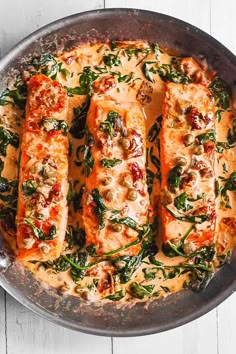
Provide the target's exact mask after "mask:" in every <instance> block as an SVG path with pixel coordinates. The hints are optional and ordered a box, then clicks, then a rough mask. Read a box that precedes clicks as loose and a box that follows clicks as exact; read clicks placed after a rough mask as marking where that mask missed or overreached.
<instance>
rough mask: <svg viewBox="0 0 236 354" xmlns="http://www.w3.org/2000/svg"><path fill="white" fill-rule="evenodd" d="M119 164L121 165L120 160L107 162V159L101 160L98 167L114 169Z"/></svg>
mask: <svg viewBox="0 0 236 354" xmlns="http://www.w3.org/2000/svg"><path fill="white" fill-rule="evenodd" d="M121 163H122V160H119V159H114V160H109V159H106V158H103V159H101V161H100V165H101V166H102V167H105V168H112V167H115V166H116V165H120V164H121Z"/></svg>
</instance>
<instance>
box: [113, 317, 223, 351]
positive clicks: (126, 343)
mask: <svg viewBox="0 0 236 354" xmlns="http://www.w3.org/2000/svg"><path fill="white" fill-rule="evenodd" d="M216 338H217V326H216V311H215V310H214V311H211V312H210V313H209V314H207V315H205V316H203V317H201V318H200V319H198V320H196V321H193V322H191V323H189V324H187V325H184V326H182V327H179V328H176V329H174V330H171V331H168V332H164V333H160V334H155V335H151V336H147V337H139V338H124V339H120V338H114V339H113V353H114V354H124V353H135V354H143V353H148V354H156V353H157V352H158V348H159V349H161V350H160V351H161V352H162V351H164V352H165V354H172V353H175V354H202V353H207V354H216V353H217V340H216ZM225 353H227V352H225ZM227 354H228V353H227Z"/></svg>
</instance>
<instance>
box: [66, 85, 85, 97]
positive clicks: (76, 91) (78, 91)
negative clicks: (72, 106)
mask: <svg viewBox="0 0 236 354" xmlns="http://www.w3.org/2000/svg"><path fill="white" fill-rule="evenodd" d="M64 88H65V89H66V91H67V92H68V96H69V97H73V96H74V95H84V94H85V93H84V90H83V89H82V88H81V87H78V86H76V87H67V86H64Z"/></svg>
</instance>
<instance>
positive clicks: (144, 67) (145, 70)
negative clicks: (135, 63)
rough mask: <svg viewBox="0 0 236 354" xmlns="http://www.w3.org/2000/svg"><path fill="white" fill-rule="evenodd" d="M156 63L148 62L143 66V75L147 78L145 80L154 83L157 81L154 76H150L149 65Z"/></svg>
mask: <svg viewBox="0 0 236 354" xmlns="http://www.w3.org/2000/svg"><path fill="white" fill-rule="evenodd" d="M155 63H156V61H146V62H145V63H144V64H143V66H142V72H143V75H144V76H145V78H146V79H147V80H148V81H150V82H152V83H154V82H155V80H154V79H153V77H152V75H151V74H150V69H149V65H150V64H155ZM155 73H156V71H154V74H155Z"/></svg>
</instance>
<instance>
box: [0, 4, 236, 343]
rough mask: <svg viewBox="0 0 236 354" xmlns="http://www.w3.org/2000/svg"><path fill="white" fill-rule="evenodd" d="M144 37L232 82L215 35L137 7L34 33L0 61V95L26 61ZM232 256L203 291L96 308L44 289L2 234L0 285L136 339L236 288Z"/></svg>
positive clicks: (230, 59) (52, 314)
mask: <svg viewBox="0 0 236 354" xmlns="http://www.w3.org/2000/svg"><path fill="white" fill-rule="evenodd" d="M117 39H120V40H122V39H125V40H148V41H150V42H157V43H158V44H159V45H160V46H161V47H164V48H168V49H170V50H173V51H174V52H178V53H180V54H181V55H184V56H188V55H191V56H193V57H196V58H198V57H199V56H203V57H205V58H206V60H207V62H208V63H209V65H211V66H212V67H213V68H214V69H215V70H217V72H218V73H219V74H220V76H221V77H222V78H223V79H224V80H225V81H226V82H227V84H228V85H229V86H231V87H232V86H233V84H234V83H233V81H234V78H235V77H236V57H235V56H234V55H233V54H232V53H231V52H230V51H229V50H228V49H226V48H225V47H224V46H223V45H221V44H220V43H219V42H217V41H216V40H215V39H214V38H212V37H211V36H209V35H208V34H206V33H204V32H202V31H201V30H199V29H197V28H196V27H193V26H191V25H189V24H187V23H185V22H182V21H180V20H177V19H175V18H173V17H169V16H166V15H162V14H159V13H155V12H150V11H141V10H134V9H108V10H98V11H89V12H85V13H80V14H76V15H73V16H69V17H67V18H64V19H61V20H58V21H56V22H53V23H52V24H49V25H47V26H45V27H43V28H42V29H39V30H38V31H36V32H34V33H33V34H31V35H30V36H28V37H27V38H25V39H24V40H23V41H21V42H20V43H19V44H18V45H17V46H15V48H13V49H12V50H11V51H10V52H9V53H8V54H7V55H6V56H5V57H4V58H3V59H2V60H1V61H0V90H2V89H4V88H5V87H6V85H7V82H8V81H9V79H11V78H12V77H14V75H15V73H16V72H17V71H18V70H21V69H22V68H24V66H25V65H26V64H27V61H28V60H30V58H32V57H34V56H37V55H40V54H42V53H43V52H51V53H53V54H56V53H58V52H62V51H63V50H68V49H70V48H72V47H74V46H76V45H78V44H79V43H82V42H87V41H89V42H96V41H101V42H102V41H106V40H117ZM235 275H236V253H234V254H233V256H232V260H231V263H230V264H228V265H226V266H224V267H223V269H221V270H220V271H219V272H218V273H217V274H216V275H215V277H214V278H213V280H212V281H211V283H210V284H209V286H208V287H207V289H206V290H205V291H204V292H202V293H198V294H196V293H193V292H190V291H187V290H186V291H182V292H179V293H176V294H173V295H170V296H169V297H167V298H166V299H161V300H156V301H153V302H152V303H151V304H150V305H149V306H148V307H147V308H146V307H145V303H137V304H136V305H134V306H133V307H127V306H126V307H124V308H122V307H117V305H116V304H106V305H104V306H102V307H101V306H98V305H97V304H96V303H94V304H88V303H85V302H81V301H80V300H79V299H78V298H74V297H72V296H66V297H65V296H64V297H61V296H59V295H58V293H57V291H56V289H53V288H44V287H42V286H41V284H40V283H39V282H38V281H37V280H36V279H35V278H33V276H32V275H31V274H30V272H28V271H27V270H25V269H23V268H22V267H21V266H20V265H19V264H17V263H16V262H14V258H13V257H12V256H11V255H10V254H6V252H5V245H4V242H3V239H2V237H1V235H0V285H1V286H2V287H3V288H4V289H5V290H6V291H7V292H8V293H9V294H11V295H12V296H13V297H15V298H16V299H17V300H18V301H19V302H21V303H22V304H23V305H25V306H26V307H28V308H29V309H30V310H32V311H34V312H36V313H37V314H39V315H41V316H42V317H44V318H46V319H47V320H50V321H52V322H54V323H56V324H59V325H61V326H64V327H67V328H70V329H73V330H77V331H81V332H85V333H90V334H95V335H103V336H141V335H146V334H153V333H158V332H162V331H166V330H169V329H171V328H175V327H178V326H180V325H183V324H185V323H187V322H189V321H192V320H194V319H196V318H198V317H199V316H202V315H203V314H205V313H207V312H208V311H210V310H212V309H213V308H214V307H215V306H217V305H218V304H220V303H221V302H222V301H224V300H225V299H226V298H227V297H228V296H230V295H231V294H232V293H233V292H234V291H235V290H236V276H235Z"/></svg>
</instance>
